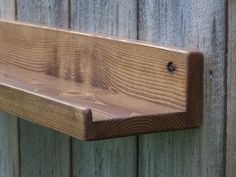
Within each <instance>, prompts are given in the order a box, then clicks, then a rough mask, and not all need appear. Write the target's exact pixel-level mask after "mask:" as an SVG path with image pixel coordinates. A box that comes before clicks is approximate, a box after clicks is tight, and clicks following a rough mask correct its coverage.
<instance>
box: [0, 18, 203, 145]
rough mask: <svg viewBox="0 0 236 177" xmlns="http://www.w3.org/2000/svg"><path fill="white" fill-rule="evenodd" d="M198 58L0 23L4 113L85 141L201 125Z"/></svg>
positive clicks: (138, 44) (133, 43)
mask: <svg viewBox="0 0 236 177" xmlns="http://www.w3.org/2000/svg"><path fill="white" fill-rule="evenodd" d="M202 72H203V57H202V55H201V54H200V53H198V52H192V51H187V50H184V49H176V48H168V47H162V46H157V45H155V44H151V43H145V42H141V41H131V40H124V39H117V38H112V37H109V36H98V35H93V34H84V33H79V32H75V31H69V30H62V29H54V28H49V27H43V26H35V25H30V24H23V23H20V22H6V21H0V110H2V111H6V112H8V113H11V114H13V115H16V116H19V117H21V118H23V119H26V120H28V121H31V122H34V123H37V124H40V125H42V126H46V127H49V128H53V129H55V130H58V131H60V132H62V133H66V134H68V135H70V136H73V137H76V138H79V139H82V140H96V139H103V138H111V137H119V136H128V135H135V134H140V133H151V132H159V131H168V130H177V129H187V128H193V127H198V126H199V125H201V119H202V99H203V98H202Z"/></svg>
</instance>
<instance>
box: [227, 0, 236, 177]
mask: <svg viewBox="0 0 236 177" xmlns="http://www.w3.org/2000/svg"><path fill="white" fill-rule="evenodd" d="M228 7H229V11H228V25H229V26H228V59H227V60H228V64H227V67H228V69H227V70H228V71H227V76H228V77H227V78H228V79H227V84H228V85H227V131H226V133H227V134H226V135H227V138H226V177H235V176H236V138H235V136H236V120H235V118H236V1H235V0H229V1H228Z"/></svg>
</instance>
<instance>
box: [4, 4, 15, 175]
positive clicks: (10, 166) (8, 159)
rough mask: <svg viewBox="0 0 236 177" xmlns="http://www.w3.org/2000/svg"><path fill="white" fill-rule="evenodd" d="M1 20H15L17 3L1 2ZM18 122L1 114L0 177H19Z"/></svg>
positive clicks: (8, 115) (5, 114) (7, 115)
mask: <svg viewBox="0 0 236 177" xmlns="http://www.w3.org/2000/svg"><path fill="white" fill-rule="evenodd" d="M0 18H1V19H8V20H14V19H15V1H14V0H8V1H5V0H0ZM18 147H19V145H18V120H17V118H16V117H14V116H12V115H10V114H7V113H3V112H0V177H12V176H14V177H19V149H18Z"/></svg>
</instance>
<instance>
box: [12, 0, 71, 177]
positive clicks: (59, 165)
mask: <svg viewBox="0 0 236 177" xmlns="http://www.w3.org/2000/svg"><path fill="white" fill-rule="evenodd" d="M16 2H17V4H16V7H17V9H16V11H17V19H18V20H22V21H26V22H30V23H34V24H39V23H40V24H47V25H50V26H57V27H61V28H66V29H67V27H68V25H69V24H68V23H69V8H68V1H67V0H60V1H57V0H17V1H16ZM40 118H42V117H40ZM19 138H20V142H21V149H20V155H21V156H20V157H21V164H20V169H21V174H20V175H21V176H22V177H32V176H34V177H58V176H60V177H70V176H71V170H70V169H71V165H72V164H71V161H70V159H71V158H70V157H71V154H70V147H71V146H70V137H69V136H67V135H64V134H61V133H58V132H57V131H54V130H52V129H48V128H44V127H41V126H39V125H35V124H32V123H30V122H27V121H23V120H21V121H20V137H19Z"/></svg>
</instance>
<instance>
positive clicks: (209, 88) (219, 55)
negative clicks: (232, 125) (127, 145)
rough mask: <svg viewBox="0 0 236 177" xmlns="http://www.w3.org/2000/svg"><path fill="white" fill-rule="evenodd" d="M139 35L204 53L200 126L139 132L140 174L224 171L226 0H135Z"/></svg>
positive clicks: (180, 176) (174, 176)
mask: <svg viewBox="0 0 236 177" xmlns="http://www.w3.org/2000/svg"><path fill="white" fill-rule="evenodd" d="M139 8H140V9H139V12H140V14H139V16H140V23H139V24H140V26H139V37H140V39H141V40H148V41H154V42H158V43H161V44H165V45H174V46H179V47H187V48H191V49H193V50H198V51H200V52H203V53H204V68H205V69H204V89H205V92H204V117H203V126H202V128H201V129H196V130H188V131H178V132H168V133H160V134H153V135H145V136H141V137H140V141H139V142H140V147H139V152H140V154H139V164H140V166H139V176H140V177H167V176H171V177H189V176H195V177H209V176H212V177H213V176H214V177H222V176H224V143H225V141H224V129H225V128H224V127H225V115H224V113H225V108H224V107H225V106H224V104H225V99H224V98H225V97H224V96H225V92H224V89H225V88H224V67H225V53H226V49H225V33H226V31H225V11H226V9H225V1H220V0H213V1H204V0H202V1H195V0H190V1H189V0H181V1H163V0H149V1H146V0H140V1H139Z"/></svg>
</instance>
